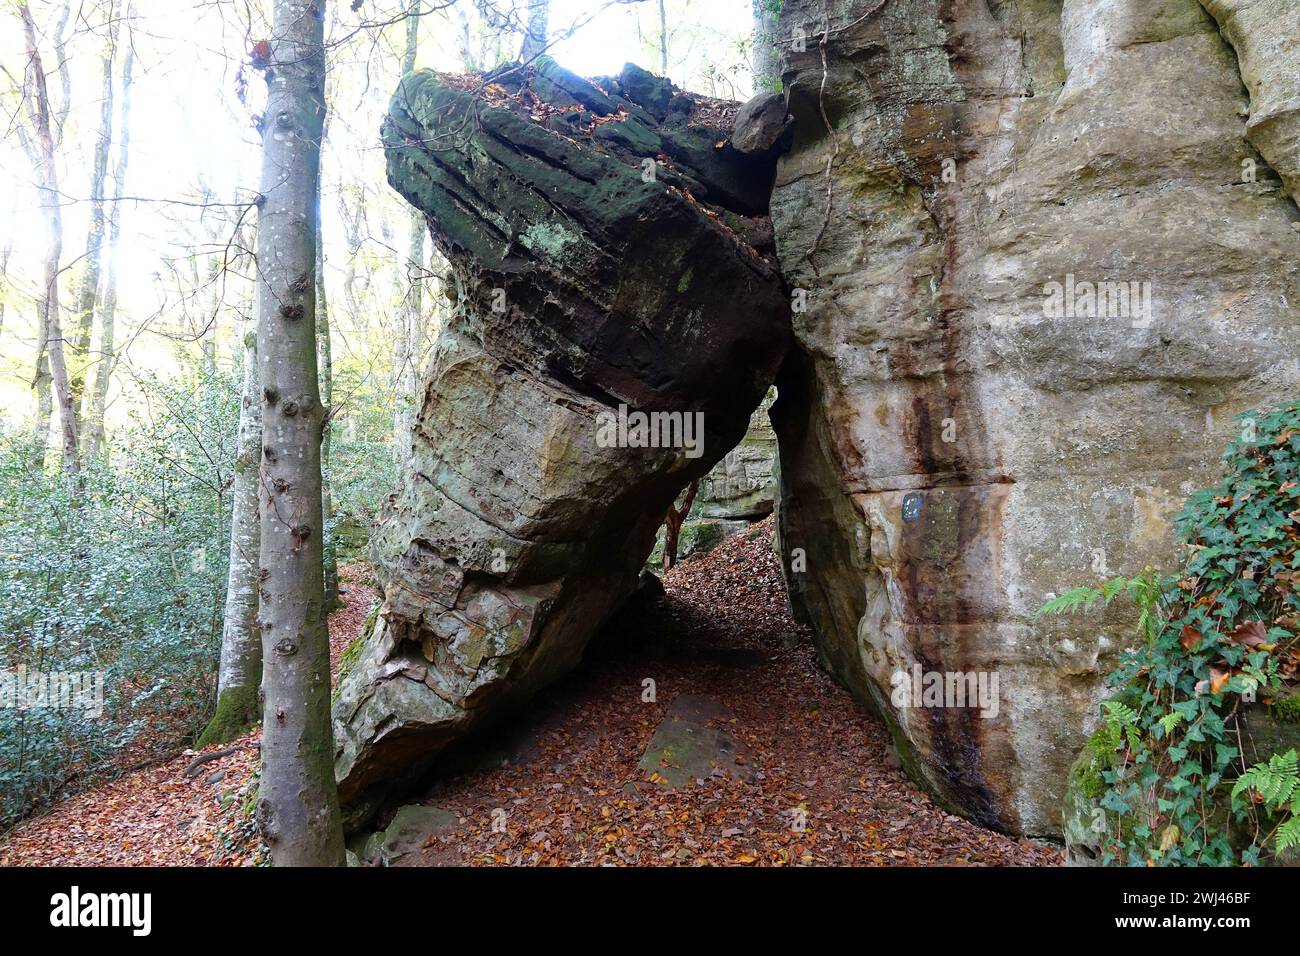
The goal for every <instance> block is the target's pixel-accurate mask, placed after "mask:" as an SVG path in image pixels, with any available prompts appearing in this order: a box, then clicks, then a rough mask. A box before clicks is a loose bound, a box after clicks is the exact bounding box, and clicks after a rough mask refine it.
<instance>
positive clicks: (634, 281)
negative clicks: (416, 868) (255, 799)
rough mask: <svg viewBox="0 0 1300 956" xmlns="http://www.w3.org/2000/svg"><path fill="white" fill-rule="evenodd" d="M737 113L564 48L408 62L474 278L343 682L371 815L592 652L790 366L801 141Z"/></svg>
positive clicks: (409, 103)
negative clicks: (784, 179)
mask: <svg viewBox="0 0 1300 956" xmlns="http://www.w3.org/2000/svg"><path fill="white" fill-rule="evenodd" d="M732 115H734V104H727V103H722V102H719V101H713V100H704V99H701V98H697V97H693V96H689V95H686V94H683V93H680V92H679V91H677V90H675V89H674V88H673V87H672V86H671V85H670V84H668V83H667V82H666V81H664V80H661V79H659V78H657V77H653V76H651V75H650V74H648V73H645V71H642V70H638V69H636V68H635V67H628V68H627V69H625V70H624V72H623V74H622V76H621V77H619V78H609V79H603V80H599V81H594V82H593V81H587V80H583V79H581V78H579V77H577V76H575V75H574V74H572V73H569V72H568V71H566V70H563V69H562V68H560V67H559V66H557V65H556V64H555V63H554V62H553V61H551V60H549V59H548V58H546V57H542V58H540V59H539V60H538V61H537V62H536V65H535V67H533V68H528V69H521V68H517V67H511V68H507V69H504V70H501V71H498V72H497V73H495V74H493V75H491V76H487V77H477V76H470V77H445V76H439V75H437V74H434V73H431V72H428V71H424V72H418V73H414V74H410V75H408V76H407V77H405V78H404V79H403V80H402V83H401V85H400V87H399V89H398V91H397V93H396V94H395V96H394V98H393V101H392V105H391V107H390V112H389V117H388V120H387V122H386V123H385V126H384V130H383V137H384V143H385V147H386V151H387V157H388V177H389V182H390V183H391V184H392V185H393V187H394V188H395V189H397V190H398V192H400V193H401V194H402V195H403V196H404V197H406V198H407V199H408V200H409V201H410V202H411V203H413V204H414V205H415V206H416V207H417V208H418V209H420V210H421V211H422V212H423V213H424V214H425V216H426V218H427V220H428V224H429V229H430V233H431V234H432V236H433V239H434V242H435V243H436V245H437V246H438V248H439V249H440V250H441V252H442V253H443V254H444V255H445V256H446V258H447V260H448V262H449V263H450V267H451V272H452V276H451V280H452V281H451V283H449V285H452V286H454V289H455V290H456V300H455V308H454V312H453V314H452V315H451V316H450V317H449V318H448V319H447V320H446V321H445V322H444V323H443V325H442V327H441V328H440V329H439V331H438V334H437V338H436V341H435V343H434V346H433V354H432V359H431V361H430V364H429V366H428V368H427V370H426V372H425V376H424V379H423V390H422V393H421V397H420V406H419V409H418V413H417V416H416V419H415V424H414V427H413V431H412V434H411V436H410V439H411V447H410V459H409V464H408V466H407V468H406V469H405V475H404V477H403V480H402V484H401V486H400V488H398V490H397V491H396V492H395V493H394V494H393V495H392V496H390V501H389V504H388V506H387V507H386V508H385V510H384V512H383V514H382V516H381V518H380V521H379V528H378V531H377V533H376V535H375V538H374V541H373V545H372V557H373V561H374V565H375V569H376V573H377V575H378V576H379V580H380V582H381V584H382V586H383V591H384V600H383V606H382V609H381V612H380V615H379V617H378V620H377V622H376V625H375V627H374V629H373V631H372V632H371V633H370V634H369V635H368V637H367V639H366V644H365V646H364V649H363V650H362V652H361V654H360V657H359V659H358V661H357V664H356V666H355V667H354V668H353V669H352V670H351V672H350V673H349V674H348V676H347V677H346V678H345V679H344V681H343V683H342V685H341V687H340V692H339V697H338V700H337V703H336V706H335V711H334V718H335V738H336V744H337V762H336V772H337V776H338V780H339V795H340V800H341V802H342V803H343V804H344V806H345V810H346V812H347V816H348V819H349V821H350V822H351V823H353V824H355V823H356V822H358V821H359V820H360V819H362V818H364V817H365V816H367V815H368V814H369V813H370V812H371V811H372V810H373V809H374V807H375V806H376V804H377V801H378V800H379V799H380V798H381V797H382V796H383V795H384V794H385V793H386V792H387V791H388V790H390V789H391V788H392V787H394V786H396V785H400V784H402V783H404V782H408V781H410V780H412V779H413V778H415V777H416V776H418V775H419V774H421V773H422V772H423V771H425V770H426V769H427V768H428V767H429V766H430V764H431V762H432V760H433V759H434V758H435V757H436V755H437V753H438V752H439V751H440V750H441V749H442V748H443V747H444V746H445V745H446V744H447V743H448V742H449V741H451V740H452V739H454V738H456V737H457V736H459V735H462V734H463V733H465V732H466V731H467V730H468V729H470V728H471V727H472V726H474V725H475V724H476V723H478V722H479V721H480V720H482V719H483V718H485V717H487V716H489V715H491V714H493V713H497V712H499V711H501V710H503V709H505V708H507V707H508V706H510V705H511V704H515V703H518V702H519V701H521V700H523V699H524V698H526V697H528V696H529V695H531V694H532V693H533V692H535V691H536V690H537V689H538V688H539V687H541V686H543V685H544V684H546V683H547V682H548V681H550V680H552V679H554V678H555V677H557V676H558V675H560V674H561V673H563V672H564V671H565V670H567V669H568V668H570V667H572V666H573V665H574V664H575V663H576V662H577V661H578V659H579V658H580V656H581V654H582V651H583V648H584V646H585V645H586V643H587V641H588V639H589V638H590V637H591V636H592V634H593V633H594V632H595V630H596V628H597V627H598V626H599V625H600V623H601V622H602V621H603V620H604V619H605V618H606V617H607V616H608V615H609V613H610V612H611V611H612V610H614V609H615V608H616V607H617V606H618V605H619V604H620V602H621V601H622V600H623V599H624V598H625V597H626V596H627V595H628V594H629V593H630V592H631V591H632V589H633V588H634V587H635V584H636V581H637V575H638V572H639V571H640V569H641V566H642V564H643V563H644V561H645V558H646V556H647V554H648V553H649V552H650V550H651V547H652V545H653V542H654V535H655V530H656V528H657V526H658V525H659V523H660V521H661V519H662V517H663V515H664V512H665V510H666V509H667V507H668V505H669V503H670V502H671V501H672V500H673V498H674V497H675V496H676V495H677V493H678V492H679V491H680V490H681V489H682V488H683V487H685V485H686V484H688V483H689V482H690V481H691V480H692V479H694V478H696V477H698V476H700V475H702V474H704V473H705V472H707V471H708V470H709V468H711V467H712V466H713V464H714V463H716V462H717V461H718V460H719V459H720V458H721V457H722V456H723V454H725V453H726V452H727V451H728V450H729V449H730V448H731V447H732V446H734V445H735V444H736V442H737V441H739V440H740V438H741V436H742V435H743V434H744V432H745V428H746V425H747V423H748V421H749V417H750V414H751V412H752V411H753V410H754V408H755V407H756V406H757V405H758V404H759V402H760V401H761V400H762V398H763V396H764V394H765V393H766V391H767V389H768V387H769V385H770V384H771V383H772V380H773V378H774V377H775V375H776V371H777V368H778V366H779V364H780V362H781V360H782V357H783V355H784V353H785V350H786V346H787V344H788V338H789V334H790V332H789V328H790V320H789V307H788V301H787V299H786V296H785V293H784V290H783V287H782V283H781V280H780V278H779V275H778V272H777V269H776V267H775V264H774V263H775V260H774V255H773V249H772V240H771V227H770V223H769V222H768V220H767V218H766V211H767V197H768V194H769V191H770V186H771V180H772V175H773V169H774V165H773V164H774V162H775V160H774V159H767V160H764V159H755V158H752V157H747V156H743V155H741V154H740V153H738V152H736V151H735V150H733V149H732V148H731V146H730V145H729V144H728V143H727V139H728V124H729V122H730V120H731V117H732ZM638 413H644V414H648V415H651V416H654V417H652V418H651V419H650V422H649V423H650V424H652V425H655V426H659V427H658V428H656V429H655V430H654V432H653V434H647V433H645V432H644V431H642V430H639V429H638V427H637V426H638V425H639V424H641V420H640V419H638V418H637V415H638ZM624 423H626V425H625V424H624ZM638 444H640V445H641V447H638ZM665 445H668V446H669V447H665Z"/></svg>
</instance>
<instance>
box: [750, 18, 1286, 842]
mask: <svg viewBox="0 0 1300 956" xmlns="http://www.w3.org/2000/svg"><path fill="white" fill-rule="evenodd" d="M1206 6H1207V7H1208V8H1209V9H1210V10H1211V11H1212V12H1213V14H1214V15H1215V16H1217V17H1219V18H1220V20H1221V21H1222V23H1223V27H1224V31H1225V34H1226V35H1227V37H1228V39H1229V40H1231V42H1232V44H1235V46H1236V48H1237V50H1238V52H1239V54H1240V67H1239V58H1238V55H1235V54H1234V50H1233V46H1232V45H1230V44H1229V42H1227V41H1225V38H1224V36H1221V35H1220V32H1219V26H1218V24H1217V23H1216V21H1215V20H1214V19H1213V18H1212V17H1211V16H1210V14H1209V13H1207V12H1206V10H1205V9H1202V7H1201V5H1200V4H1199V3H1197V2H1196V0H1064V2H1062V0H1006V2H991V0H988V2H985V0H969V2H968V0H887V2H883V3H882V2H881V0H832V2H831V3H830V5H829V18H828V19H826V18H825V14H826V12H827V5H826V4H824V3H823V2H822V0H816V2H814V0H786V3H785V5H784V7H783V13H782V21H781V24H782V34H783V35H785V36H800V35H802V36H805V37H806V40H805V41H804V42H803V43H802V44H801V45H803V46H805V47H806V49H805V50H804V51H802V52H801V51H798V50H791V51H789V52H788V54H787V70H786V74H785V81H786V85H787V89H788V91H789V105H790V111H791V113H792V114H793V115H794V117H795V121H796V123H795V141H794V145H793V149H792V151H791V152H790V153H789V154H788V155H786V156H785V157H784V158H783V159H782V160H781V162H780V164H779V167H778V174H777V182H776V186H775V192H774V196H773V199H772V216H773V223H774V226H775V229H776V235H777V246H778V250H779V256H780V261H781V267H782V270H783V273H784V275H785V277H786V280H787V282H788V283H789V285H790V286H792V287H797V288H800V289H804V290H806V291H807V308H806V310H804V311H801V312H800V311H798V308H796V311H797V314H796V315H795V317H794V320H795V336H796V340H797V347H796V350H795V354H794V355H793V356H792V357H791V359H790V361H788V362H787V366H786V370H785V372H784V373H783V377H782V379H781V381H780V383H779V389H780V396H781V397H780V399H779V401H778V403H777V407H776V410H775V411H774V420H775V422H776V427H777V434H778V437H779V441H780V449H781V466H780V468H781V491H782V499H781V503H780V506H779V514H780V521H779V525H780V538H781V545H780V546H781V548H782V550H783V553H784V554H785V557H786V560H787V568H788V570H789V572H790V573H789V581H790V586H791V591H792V598H793V600H794V601H795V603H796V605H797V606H798V608H799V609H800V610H801V611H802V613H803V614H805V615H806V616H807V617H808V619H809V620H810V621H811V623H812V624H813V625H814V626H815V629H816V632H817V635H818V640H819V643H820V648H821V651H822V654H823V657H824V659H825V662H826V664H827V665H828V666H829V667H830V669H831V670H832V671H833V672H834V673H835V674H836V675H838V677H839V678H840V679H841V680H843V681H844V682H845V683H846V684H847V685H848V686H849V687H850V688H852V689H853V690H854V691H855V692H856V693H857V694H858V695H859V696H860V697H861V698H862V699H863V700H865V701H868V702H870V703H871V704H872V705H873V706H874V707H875V708H876V709H877V710H879V711H880V712H881V713H882V714H883V715H884V716H885V717H886V719H887V720H888V721H889V722H890V724H891V727H892V729H893V731H894V734H895V739H896V740H897V742H898V744H899V749H900V753H901V755H902V757H903V759H904V761H905V763H906V765H907V766H908V767H909V769H910V770H911V771H912V772H913V774H914V775H915V776H917V777H918V778H919V779H921V780H923V781H925V782H927V783H928V785H929V786H930V787H931V788H932V789H933V790H934V791H935V792H936V793H938V794H939V795H940V796H941V797H943V798H944V799H945V800H946V801H947V802H948V803H949V804H951V805H952V806H954V807H956V808H958V809H960V810H961V811H962V812H964V813H966V814H968V815H971V816H973V817H974V818H976V819H978V820H981V821H983V822H985V823H988V824H990V825H993V826H997V827H1000V828H1003V829H1007V830H1011V831H1018V832H1027V833H1035V834H1049V833H1059V832H1060V819H1061V818H1060V813H1061V802H1062V798H1063V796H1064V792H1065V783H1066V779H1067V775H1068V770H1069V767H1070V765H1071V763H1072V761H1073V760H1074V757H1075V755H1076V754H1077V753H1078V750H1079V748H1080V746H1081V744H1082V742H1083V739H1084V736H1085V733H1086V731H1087V729H1088V725H1089V721H1090V718H1091V717H1092V715H1093V714H1094V713H1095V709H1096V708H1095V702H1096V700H1097V697H1098V695H1099V692H1100V689H1101V678H1102V676H1103V675H1104V674H1105V673H1106V672H1107V671H1108V670H1109V669H1110V667H1111V665H1112V664H1113V663H1114V656H1115V654H1116V652H1117V649H1118V647H1119V645H1120V644H1121V643H1122V642H1123V641H1124V640H1125V639H1126V637H1127V634H1128V633H1129V631H1128V629H1127V622H1125V621H1123V620H1116V619H1110V618H1107V619H1102V618H1100V617H1097V618H1094V619H1091V620H1084V621H1080V620H1061V619H1051V620H1050V621H1044V620H1040V619H1038V618H1037V617H1036V616H1035V611H1036V609H1037V608H1038V607H1039V606H1040V605H1041V603H1042V602H1043V600H1044V599H1045V598H1046V597H1047V596H1048V595H1050V594H1052V593H1054V592H1059V591H1061V590H1063V589H1065V588H1067V587H1069V586H1072V585H1076V584H1086V583H1094V582H1096V581H1098V580H1100V579H1101V578H1103V577H1107V576H1112V575H1115V574H1120V573H1133V572H1136V571H1138V570H1140V569H1141V568H1142V567H1143V566H1144V565H1146V564H1148V563H1150V564H1155V565H1165V566H1168V564H1169V563H1170V559H1171V556H1172V551H1171V539H1170V535H1169V530H1170V519H1171V517H1172V516H1173V514H1174V513H1175V512H1176V510H1177V508H1178V506H1179V504H1180V502H1181V500H1182V499H1183V497H1184V496H1185V495H1186V494H1187V493H1188V492H1189V491H1190V490H1192V489H1193V488H1194V487H1197V486H1201V485H1203V484H1205V483H1206V482H1207V480H1208V478H1209V476H1210V474H1211V473H1212V468H1213V466H1214V462H1215V459H1216V456H1217V454H1218V452H1219V450H1220V448H1221V447H1222V446H1223V444H1224V443H1225V441H1226V439H1227V437H1228V435H1229V433H1230V431H1231V430H1232V429H1233V428H1234V424H1233V421H1232V417H1233V416H1234V415H1235V414H1237V413H1239V412H1242V411H1245V410H1247V409H1250V408H1253V407H1258V406H1262V405H1269V404H1272V403H1273V402H1275V401H1277V400H1278V399H1279V398H1280V397H1282V396H1292V395H1294V394H1295V393H1296V392H1297V390H1298V389H1300V270H1298V269H1297V259H1298V258H1300V235H1298V234H1297V232H1296V229H1295V228H1294V227H1295V224H1296V222H1297V220H1298V219H1300V215H1298V214H1297V209H1296V205H1295V203H1294V202H1293V200H1292V198H1291V197H1290V196H1288V194H1287V191H1286V188H1285V185H1284V183H1283V180H1282V178H1280V177H1284V178H1286V179H1288V180H1289V181H1290V182H1291V184H1292V186H1293V187H1294V185H1295V175H1296V163H1297V158H1298V157H1297V152H1296V119H1295V117H1296V112H1295V111H1296V106H1297V97H1296V88H1297V81H1298V79H1300V59H1298V58H1297V57H1296V55H1295V50H1296V30H1295V25H1294V16H1295V11H1294V4H1293V3H1291V2H1290V0H1276V2H1269V0H1259V2H1255V3H1252V2H1247V0H1243V2H1217V0H1215V2H1211V0H1206ZM1288 11H1289V16H1290V18H1291V25H1290V27H1289V28H1285V29H1282V30H1281V31H1280V32H1281V33H1282V34H1283V37H1281V38H1279V37H1278V36H1277V33H1278V32H1279V31H1278V29H1277V28H1276V24H1278V23H1279V22H1285V18H1286V17H1287V16H1288ZM1270 20H1271V21H1272V22H1273V23H1274V24H1275V29H1274V30H1273V31H1272V32H1270V31H1269V30H1268V29H1267V26H1268V24H1269V22H1270ZM823 35H825V36H826V38H827V42H826V45H825V64H826V66H825V68H824V67H823V57H822V50H821V48H820V45H819V40H820V39H821V38H822V37H823ZM792 45H793V44H792ZM1243 75H1244V77H1245V83H1244V84H1243ZM1248 87H1249V92H1248V89H1247V88H1248ZM828 123H829V125H830V127H831V128H832V129H831V130H829V131H828V129H827V124H828ZM1245 160H1251V161H1253V162H1252V163H1244V162H1243V161H1245ZM1252 166H1253V167H1254V169H1255V175H1254V176H1253V178H1252V176H1251V174H1250V170H1251V168H1252ZM828 169H829V175H828ZM1279 174H1280V175H1279ZM1071 277H1072V278H1071ZM1106 281H1112V282H1124V283H1129V282H1134V283H1149V285H1138V286H1137V287H1135V291H1136V292H1137V293H1138V295H1137V296H1136V298H1135V299H1134V300H1133V302H1130V303H1128V305H1127V306H1125V304H1124V303H1122V302H1119V300H1116V302H1117V305H1118V307H1117V308H1115V309H1113V310H1107V309H1106V308H1102V309H1101V310H1100V314H1098V311H1097V310H1096V308H1095V307H1091V308H1090V304H1089V303H1088V301H1087V299H1086V298H1081V297H1076V299H1075V301H1074V302H1073V308H1055V307H1054V305H1055V304H1057V303H1053V302H1051V301H1049V299H1048V296H1047V295H1046V291H1047V290H1048V289H1049V288H1050V289H1051V290H1052V291H1055V287H1049V284H1050V283H1060V284H1061V286H1062V287H1065V286H1070V285H1071V283H1074V286H1073V288H1074V290H1075V291H1076V292H1079V291H1086V287H1085V286H1083V285H1081V284H1082V283H1085V282H1093V283H1096V282H1106ZM1147 290H1149V291H1150V296H1151V299H1150V301H1151V309H1150V310H1149V312H1148V311H1146V310H1144V309H1142V308H1141V305H1142V304H1143V302H1144V300H1143V299H1142V295H1143V294H1144V293H1145V292H1146V291H1147ZM1061 298H1064V295H1062V297H1061ZM1059 304H1060V305H1069V304H1070V303H1069V302H1068V301H1066V302H1062V303H1059ZM1135 305H1136V306H1137V307H1136V308H1134V306H1135ZM913 668H920V669H921V670H922V671H923V672H943V673H946V672H982V673H986V674H996V675H997V677H998V679H999V680H998V687H999V694H998V705H999V706H998V707H997V709H996V713H995V714H989V715H988V716H981V715H980V712H979V711H978V710H977V709H974V708H970V707H965V708H962V707H913V706H906V704H907V701H906V700H904V699H900V698H898V697H897V696H896V695H895V694H894V691H895V690H896V689H897V688H896V685H895V684H894V682H893V681H894V678H895V675H897V674H900V673H907V674H908V675H909V684H910V674H911V672H912V671H913Z"/></svg>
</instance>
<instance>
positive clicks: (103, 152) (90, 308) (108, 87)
mask: <svg viewBox="0 0 1300 956" xmlns="http://www.w3.org/2000/svg"><path fill="white" fill-rule="evenodd" d="M116 12H117V11H116V8H115V4H114V2H113V0H106V3H105V6H104V14H105V16H106V18H107V27H106V36H105V40H104V52H103V54H102V55H101V58H100V67H101V74H102V75H101V80H100V90H101V93H100V103H99V134H98V136H97V137H96V138H95V149H94V154H93V158H92V166H91V170H90V224H89V227H88V228H87V230H86V252H85V255H83V256H82V272H81V282H80V288H79V289H78V291H77V298H76V303H77V313H76V316H75V318H74V321H73V335H72V342H71V343H70V344H71V347H72V348H71V351H72V354H71V357H70V360H71V362H72V365H73V367H72V383H71V384H72V407H73V413H74V414H75V415H76V416H77V419H78V422H77V424H78V431H82V429H81V425H82V423H83V422H84V419H83V418H82V405H83V402H82V396H83V395H84V393H85V389H86V374H87V371H88V369H89V366H90V340H91V336H92V334H93V332H94V321H95V305H96V303H97V302H98V300H99V275H100V261H101V253H102V252H103V248H104V226H105V215H104V183H105V181H106V180H107V179H108V154H109V150H110V148H111V147H112V144H113V60H114V59H115V58H116V56H117V34H118V20H117V16H116ZM82 440H83V441H84V440H85V436H84V434H83V435H82Z"/></svg>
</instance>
